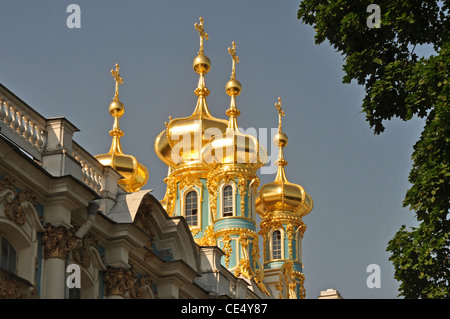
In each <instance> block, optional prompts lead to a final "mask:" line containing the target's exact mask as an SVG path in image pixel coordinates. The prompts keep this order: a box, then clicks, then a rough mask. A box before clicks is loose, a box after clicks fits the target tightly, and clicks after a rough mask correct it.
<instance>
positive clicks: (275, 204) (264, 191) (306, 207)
mask: <svg viewBox="0 0 450 319" xmlns="http://www.w3.org/2000/svg"><path fill="white" fill-rule="evenodd" d="M275 105H276V107H277V110H278V115H279V124H278V134H276V135H275V137H274V144H275V145H276V146H277V147H278V148H279V153H278V160H277V162H276V164H277V165H278V171H277V176H276V177H275V181H274V182H273V183H269V184H265V185H263V186H262V187H261V189H260V191H259V193H258V196H257V198H256V201H255V204H256V209H257V211H258V213H259V214H261V215H262V216H261V217H263V216H264V215H266V214H267V213H268V212H271V213H277V212H279V213H291V214H295V215H297V216H299V217H302V216H305V215H307V214H309V213H310V212H311V210H312V208H313V200H312V198H311V196H310V195H309V194H308V193H307V192H306V191H305V189H304V188H303V187H302V186H300V185H297V184H294V183H290V182H289V181H288V180H287V178H286V173H285V169H284V167H285V166H286V165H287V161H286V160H285V159H284V156H283V148H284V147H285V146H286V145H287V143H288V137H287V135H286V134H284V133H283V132H282V130H281V117H283V116H284V111H283V110H282V109H281V99H280V98H278V103H277V104H275Z"/></svg>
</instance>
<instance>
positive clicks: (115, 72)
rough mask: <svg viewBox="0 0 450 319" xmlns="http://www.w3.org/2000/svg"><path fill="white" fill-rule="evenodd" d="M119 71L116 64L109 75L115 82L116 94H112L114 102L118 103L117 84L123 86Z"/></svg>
mask: <svg viewBox="0 0 450 319" xmlns="http://www.w3.org/2000/svg"><path fill="white" fill-rule="evenodd" d="M119 70H120V67H119V64H118V63H116V69H115V70H114V69H112V70H111V74H112V76H113V77H114V80H115V81H116V92H115V93H114V101H115V102H118V101H119V84H123V79H122V78H121V77H120V74H119Z"/></svg>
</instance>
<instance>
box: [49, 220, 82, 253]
mask: <svg viewBox="0 0 450 319" xmlns="http://www.w3.org/2000/svg"><path fill="white" fill-rule="evenodd" d="M42 247H43V252H44V258H46V259H47V258H62V259H64V260H65V259H66V257H67V253H68V252H70V251H72V250H74V249H75V248H76V247H77V237H76V236H75V231H74V229H67V228H65V227H64V226H58V227H55V226H53V225H51V224H47V225H46V226H45V231H44V233H43V234H42Z"/></svg>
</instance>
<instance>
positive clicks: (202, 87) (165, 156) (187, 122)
mask: <svg viewBox="0 0 450 319" xmlns="http://www.w3.org/2000/svg"><path fill="white" fill-rule="evenodd" d="M195 29H196V30H197V31H198V32H199V36H200V50H199V55H198V56H197V57H196V58H195V59H194V62H193V68H194V70H195V72H196V73H197V74H199V81H198V85H197V88H196V89H195V91H194V93H195V95H196V96H197V97H198V98H197V103H196V106H195V109H194V112H193V113H192V114H191V116H188V117H183V118H177V119H172V118H170V119H169V122H168V123H166V129H165V130H164V131H162V132H161V133H160V134H159V135H158V137H157V138H156V140H155V145H154V147H155V152H156V154H157V155H158V157H159V158H160V159H161V160H162V161H163V162H164V163H165V164H166V165H168V166H169V167H173V168H176V167H177V166H179V165H181V164H193V163H199V162H202V148H203V147H204V146H205V145H207V144H208V143H209V142H211V140H212V138H213V135H216V134H223V133H225V131H226V128H227V127H228V121H227V120H223V119H218V118H215V117H213V116H212V115H211V113H210V111H209V109H208V104H207V102H206V97H207V96H208V95H209V93H210V92H209V90H208V88H207V87H206V84H205V75H206V74H207V73H208V72H209V70H210V68H211V61H210V60H209V58H208V57H207V56H205V55H204V40H208V38H209V37H208V34H207V33H206V32H205V29H204V25H203V19H202V18H200V24H197V23H196V24H195Z"/></svg>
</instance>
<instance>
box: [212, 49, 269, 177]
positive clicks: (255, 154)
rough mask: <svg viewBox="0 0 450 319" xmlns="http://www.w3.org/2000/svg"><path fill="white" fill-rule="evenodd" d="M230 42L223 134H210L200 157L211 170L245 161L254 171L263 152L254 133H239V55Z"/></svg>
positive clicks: (262, 163) (263, 156)
mask: <svg viewBox="0 0 450 319" xmlns="http://www.w3.org/2000/svg"><path fill="white" fill-rule="evenodd" d="M232 45H233V46H232V48H228V52H229V53H230V55H231V59H232V71H231V78H230V81H228V82H227V84H226V86H225V90H226V92H227V94H228V95H229V96H230V98H231V101H230V107H229V109H228V110H227V111H226V114H227V115H228V116H229V121H228V128H227V130H226V132H225V133H224V134H218V135H216V136H214V139H213V140H212V141H211V143H209V144H208V145H206V147H205V148H204V149H203V158H204V160H205V162H207V163H208V165H210V166H211V167H213V169H216V168H217V167H219V166H220V165H224V164H245V165H246V166H247V168H249V169H251V170H254V171H256V170H257V169H258V168H260V167H262V166H264V164H265V163H266V161H267V153H266V151H265V149H264V148H263V147H262V146H260V145H259V142H258V140H257V139H256V138H255V137H254V136H251V135H246V134H242V133H241V132H239V127H238V124H237V117H238V116H239V115H240V113H241V112H240V111H239V110H238V109H237V107H236V96H238V95H239V94H240V93H241V90H242V85H241V83H240V82H239V81H238V80H236V64H237V63H239V58H238V56H237V55H236V43H235V42H234V41H233V43H232Z"/></svg>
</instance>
